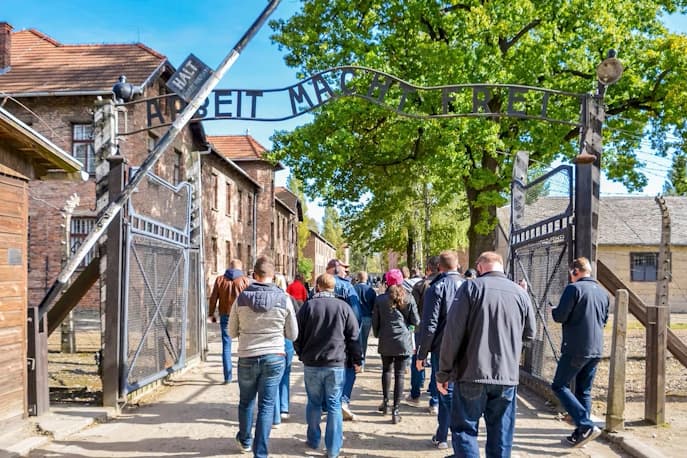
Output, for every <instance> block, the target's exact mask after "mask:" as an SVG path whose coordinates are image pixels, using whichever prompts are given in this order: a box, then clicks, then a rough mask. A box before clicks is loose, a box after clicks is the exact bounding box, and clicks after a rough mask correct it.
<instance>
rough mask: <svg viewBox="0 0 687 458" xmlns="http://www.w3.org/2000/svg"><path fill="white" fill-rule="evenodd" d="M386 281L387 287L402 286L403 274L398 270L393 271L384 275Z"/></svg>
mask: <svg viewBox="0 0 687 458" xmlns="http://www.w3.org/2000/svg"><path fill="white" fill-rule="evenodd" d="M384 280H385V281H386V286H394V285H400V284H401V283H403V274H402V273H401V271H400V270H398V269H391V270H390V271H388V272H387V273H386V274H384Z"/></svg>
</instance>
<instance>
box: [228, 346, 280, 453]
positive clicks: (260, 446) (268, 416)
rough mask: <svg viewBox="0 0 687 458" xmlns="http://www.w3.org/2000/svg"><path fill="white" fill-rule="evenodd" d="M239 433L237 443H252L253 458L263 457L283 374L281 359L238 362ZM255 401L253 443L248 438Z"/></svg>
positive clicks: (273, 357)
mask: <svg viewBox="0 0 687 458" xmlns="http://www.w3.org/2000/svg"><path fill="white" fill-rule="evenodd" d="M238 366H239V369H238V373H239V433H238V434H237V436H236V437H237V439H238V440H239V441H240V442H241V444H242V445H244V446H250V445H251V442H253V456H255V457H260V458H263V457H266V456H267V455H268V452H267V443H268V442H269V439H270V430H271V429H272V418H273V416H274V408H275V401H276V398H277V390H278V389H279V381H280V380H281V376H282V373H283V372H284V356H282V355H262V356H254V357H251V358H239V364H238ZM256 395H257V397H258V417H257V420H256V422H255V441H252V438H251V423H252V421H253V406H254V405H255V396H256Z"/></svg>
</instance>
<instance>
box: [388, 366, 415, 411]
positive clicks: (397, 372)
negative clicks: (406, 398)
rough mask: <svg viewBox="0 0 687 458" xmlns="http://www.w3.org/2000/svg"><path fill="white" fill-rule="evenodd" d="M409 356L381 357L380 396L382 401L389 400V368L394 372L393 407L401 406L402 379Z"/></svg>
mask: <svg viewBox="0 0 687 458" xmlns="http://www.w3.org/2000/svg"><path fill="white" fill-rule="evenodd" d="M409 359H410V356H409V355H400V356H384V355H382V394H383V396H384V400H385V401H388V399H389V385H390V384H391V368H392V367H393V371H394V400H393V401H394V407H398V406H400V405H401V396H403V379H404V378H405V371H406V366H407V364H408V360H409Z"/></svg>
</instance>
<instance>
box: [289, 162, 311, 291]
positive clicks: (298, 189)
mask: <svg viewBox="0 0 687 458" xmlns="http://www.w3.org/2000/svg"><path fill="white" fill-rule="evenodd" d="M286 187H287V188H288V189H289V191H291V192H292V193H294V194H295V195H296V196H297V197H298V199H299V200H300V201H301V208H302V209H303V221H300V222H299V223H298V259H301V258H302V257H303V248H305V245H306V244H307V243H308V238H309V237H310V229H311V228H310V224H311V221H310V220H311V218H310V217H309V216H308V206H307V204H306V202H305V194H304V193H303V189H302V186H301V182H300V180H299V179H298V178H296V177H295V176H294V175H289V179H288V181H287V183H286ZM315 227H317V223H316V224H315ZM311 262H312V261H311ZM310 270H312V266H310ZM299 272H300V270H299ZM301 273H302V272H301ZM306 278H307V277H306Z"/></svg>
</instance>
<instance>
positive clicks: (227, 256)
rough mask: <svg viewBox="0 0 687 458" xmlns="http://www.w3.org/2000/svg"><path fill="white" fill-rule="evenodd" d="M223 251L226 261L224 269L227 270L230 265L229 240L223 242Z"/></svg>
mask: <svg viewBox="0 0 687 458" xmlns="http://www.w3.org/2000/svg"><path fill="white" fill-rule="evenodd" d="M224 247H225V251H224V254H225V255H226V256H225V259H226V267H227V268H229V266H230V265H231V240H227V241H226V242H224Z"/></svg>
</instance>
